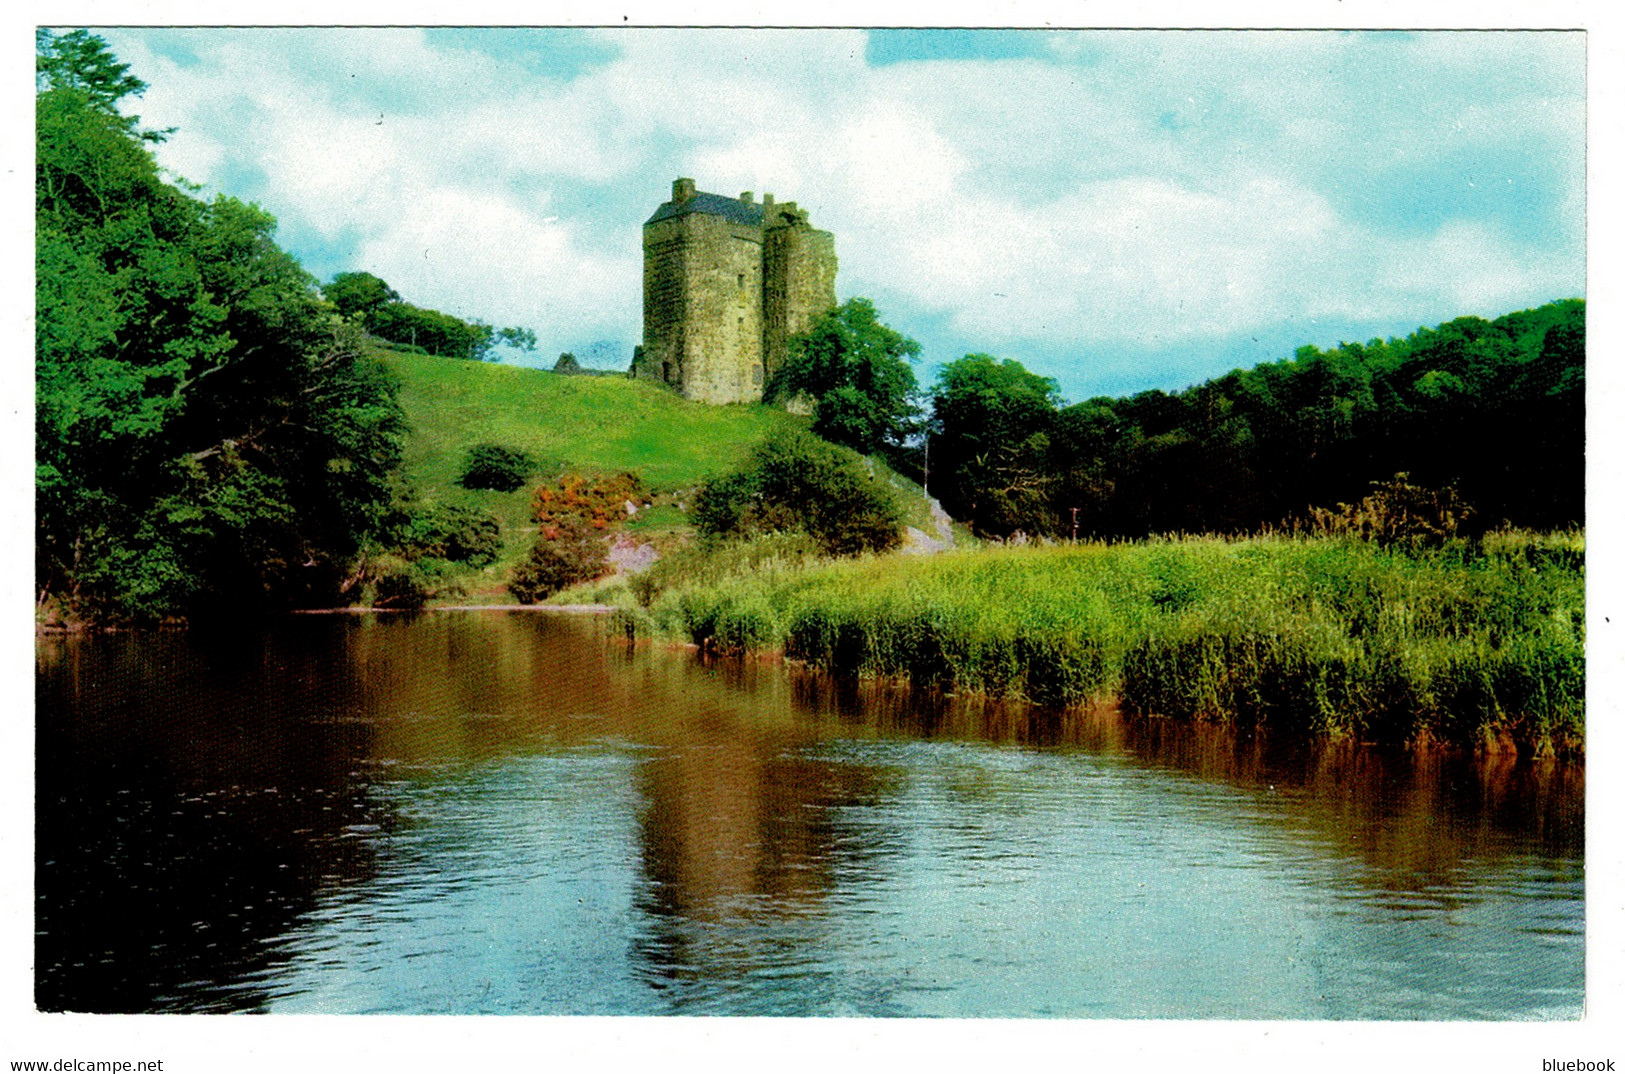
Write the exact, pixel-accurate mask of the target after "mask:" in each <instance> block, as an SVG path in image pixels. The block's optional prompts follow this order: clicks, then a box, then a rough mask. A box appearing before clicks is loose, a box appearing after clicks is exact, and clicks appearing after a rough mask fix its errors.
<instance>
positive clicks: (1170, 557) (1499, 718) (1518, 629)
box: [619, 532, 1585, 754]
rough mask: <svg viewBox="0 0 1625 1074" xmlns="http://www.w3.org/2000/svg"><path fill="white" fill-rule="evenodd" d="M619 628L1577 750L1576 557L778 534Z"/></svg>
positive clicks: (1282, 724) (681, 569)
mask: <svg viewBox="0 0 1625 1074" xmlns="http://www.w3.org/2000/svg"><path fill="white" fill-rule="evenodd" d="M635 595H636V596H637V597H638V598H640V599H639V600H633V599H632V596H633V593H629V594H628V599H627V600H626V601H625V602H624V606H623V608H622V610H621V612H620V614H619V621H620V622H621V624H622V625H623V627H624V628H625V629H627V630H628V632H629V633H652V634H658V635H664V636H668V637H678V638H682V639H684V640H687V641H691V642H693V643H695V644H698V645H700V646H702V647H705V648H709V649H712V650H716V651H720V652H743V651H759V650H782V652H783V653H784V654H785V655H786V656H787V657H790V658H793V659H798V660H802V661H805V662H807V663H809V664H812V665H815V666H817V667H820V668H822V669H825V670H826V671H828V672H829V673H831V674H833V675H869V676H882V677H888V678H895V679H900V680H905V681H907V682H908V683H910V684H912V685H913V686H915V687H921V688H930V689H937V690H943V691H948V692H978V693H983V694H986V695H989V696H1012V697H1021V698H1025V699H1027V700H1029V701H1032V702H1034V703H1037V704H1041V705H1052V706H1066V705H1073V704H1077V703H1080V702H1083V701H1086V700H1089V699H1091V698H1094V699H1105V698H1114V697H1115V698H1116V699H1118V700H1119V701H1120V702H1121V704H1122V706H1123V707H1124V709H1125V710H1126V711H1128V712H1130V713H1136V714H1151V715H1160V716H1166V717H1172V718H1181V719H1193V720H1212V721H1224V722H1229V723H1233V724H1236V725H1241V726H1249V727H1268V728H1271V729H1277V730H1281V731H1284V732H1287V733H1305V734H1326V735H1332V736H1354V737H1357V738H1359V739H1361V740H1365V741H1373V742H1395V743H1398V742H1416V741H1421V740H1433V741H1442V742H1451V743H1459V744H1462V745H1468V746H1487V745H1491V744H1494V743H1496V742H1498V741H1510V742H1511V743H1513V744H1515V745H1516V747H1517V748H1518V749H1519V751H1520V752H1527V753H1541V752H1554V751H1555V752H1558V753H1563V754H1580V753H1583V749H1584V745H1583V743H1584V712H1585V624H1584V607H1585V603H1584V602H1585V541H1584V535H1583V534H1582V533H1579V532H1570V533H1554V534H1535V533H1522V532H1504V533H1495V534H1491V535H1489V536H1487V537H1485V538H1483V539H1481V540H1477V541H1472V542H1468V541H1460V542H1455V543H1452V544H1448V545H1446V546H1444V547H1442V548H1431V549H1414V548H1413V549H1405V548H1398V547H1394V548H1384V547H1381V546H1379V545H1377V544H1374V543H1371V542H1368V541H1362V540H1358V539H1353V538H1324V537H1293V536H1269V537H1257V538H1246V539H1222V538H1216V537H1198V538H1183V539H1167V540H1152V541H1143V542H1134V543H1123V544H1077V545H1064V546H1052V547H1037V548H1035V547H1024V548H1012V547H994V548H985V549H975V550H965V551H959V552H949V553H944V554H941V555H937V556H930V557H907V556H888V557H875V558H868V559H859V560H847V561H839V562H833V561H829V560H823V559H819V558H817V557H816V556H814V555H812V554H810V552H809V551H808V550H807V548H806V547H805V546H804V545H802V544H799V543H797V541H796V540H795V539H794V538H783V537H773V538H766V539H763V540H761V541H757V542H751V543H749V544H746V545H735V546H727V547H724V548H721V549H716V550H711V551H703V550H702V551H697V552H693V553H690V554H689V556H688V558H687V560H686V561H683V562H676V563H672V564H669V565H667V566H666V567H665V568H664V571H663V572H662V573H661V574H658V575H656V576H653V577H652V578H651V579H650V581H649V582H647V583H645V584H643V585H642V586H641V587H639V588H638V589H637V590H636V591H635Z"/></svg>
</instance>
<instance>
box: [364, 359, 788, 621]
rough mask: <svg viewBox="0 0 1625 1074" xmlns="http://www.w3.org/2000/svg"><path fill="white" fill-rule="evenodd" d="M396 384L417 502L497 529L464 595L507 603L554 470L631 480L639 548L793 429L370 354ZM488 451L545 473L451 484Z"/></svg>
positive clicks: (606, 380) (532, 376) (761, 415)
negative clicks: (497, 483) (519, 457)
mask: <svg viewBox="0 0 1625 1074" xmlns="http://www.w3.org/2000/svg"><path fill="white" fill-rule="evenodd" d="M375 353H376V354H377V356H378V357H379V358H380V359H381V360H382V361H383V362H384V363H385V364H386V365H387V366H389V368H390V369H392V370H393V371H394V372H395V374H396V375H397V376H398V377H399V378H400V401H401V406H402V408H403V409H404V410H405V412H406V418H407V421H408V422H409V424H410V426H411V431H410V432H409V433H408V435H407V440H406V458H405V466H404V468H405V471H406V477H407V479H408V480H409V481H410V482H411V484H412V486H413V488H414V489H415V490H416V491H417V494H418V495H419V496H420V497H421V498H422V499H423V500H425V501H427V502H430V503H440V504H459V505H463V506H467V507H477V508H480V509H483V510H485V511H489V512H490V513H491V514H493V515H495V516H496V518H497V520H498V521H499V522H500V523H501V525H502V537H503V550H502V554H501V556H500V557H499V559H498V560H497V562H496V563H493V564H492V565H490V566H489V567H486V568H484V569H483V570H480V571H471V572H469V574H468V576H466V577H463V576H459V577H457V578H455V579H451V580H452V581H455V582H456V583H457V585H458V588H460V589H461V590H462V591H463V592H464V594H466V598H458V599H469V600H473V601H475V602H478V603H486V602H490V601H498V602H501V603H507V602H509V601H510V600H511V598H510V597H509V596H508V595H507V592H506V588H505V585H506V581H507V578H508V576H509V574H510V573H511V571H512V568H513V566H514V565H515V564H516V563H517V562H518V561H519V560H520V559H522V558H523V557H524V556H525V554H526V553H527V552H528V551H529V549H530V545H531V542H532V540H533V538H534V534H535V526H534V525H533V523H532V522H531V519H530V500H531V495H532V493H533V491H534V489H535V488H536V486H537V485H538V484H540V483H542V482H544V481H547V480H550V479H552V478H553V477H554V476H556V475H557V474H558V473H560V472H562V471H574V472H579V473H586V474H594V473H618V472H620V471H623V470H630V471H632V472H634V473H636V474H638V475H639V476H640V477H641V478H642V479H643V481H644V483H645V484H646V485H647V486H648V487H649V489H650V491H651V492H653V493H655V494H656V495H655V503H656V507H655V509H654V510H653V511H651V512H647V513H646V514H645V516H644V517H642V518H639V519H637V520H635V521H634V523H633V525H632V527H631V529H632V530H634V531H635V532H636V533H638V535H639V536H640V537H641V538H642V539H655V540H657V541H658V540H659V539H660V537H661V536H662V535H663V534H670V533H676V532H682V531H686V529H687V526H688V520H687V517H686V516H685V515H684V513H683V512H682V511H681V510H679V509H678V504H682V505H683V506H685V507H686V506H687V501H688V500H689V499H690V498H691V497H690V496H689V495H688V490H690V489H692V488H693V487H694V486H695V485H697V484H699V483H700V482H701V481H703V480H704V479H706V478H707V477H710V476H711V475H713V474H716V473H720V472H722V471H724V470H727V469H728V468H730V467H732V466H734V465H735V464H737V463H738V462H739V461H740V460H741V459H742V458H743V457H744V455H745V453H746V452H748V451H749V450H750V448H751V446H752V445H753V444H755V443H757V442H758V441H759V440H761V439H762V438H763V437H765V436H767V435H768V433H769V432H771V431H772V430H773V429H774V428H775V427H777V426H779V425H783V424H786V423H794V422H801V423H804V422H805V419H804V418H797V417H794V416H792V415H790V414H787V413H786V412H784V411H783V410H779V409H777V408H773V407H765V406H746V405H740V406H709V405H707V404H704V403H694V402H690V401H688V400H686V399H683V398H682V397H680V396H678V395H677V394H675V393H674V392H671V391H668V390H667V389H665V388H661V387H658V386H656V385H653V384H648V383H645V382H642V381H634V380H631V379H629V378H626V377H594V376H564V375H561V374H557V373H553V372H551V371H548V370H541V369H525V368H521V367H518V366H508V365H498V364H494V363H485V362H466V361H460V360H457V359H453V358H441V357H436V356H434V355H423V354H410V353H403V352H399V351H393V350H389V349H386V348H377V349H376V350H375ZM481 443H494V444H502V445H504V446H507V447H514V448H520V449H522V450H524V451H527V452H529V453H530V454H531V455H533V456H534V457H535V458H536V459H537V460H538V461H539V462H540V463H541V469H540V470H539V471H538V472H537V473H536V474H535V475H534V476H533V477H532V478H531V480H530V481H529V482H528V483H527V484H525V485H524V486H522V487H521V488H519V489H518V490H516V491H514V492H491V491H486V490H475V489H465V488H463V487H461V486H460V485H458V484H457V476H458V474H459V472H460V471H461V469H462V466H463V462H464V460H465V458H466V457H467V455H468V450H469V449H470V448H471V447H473V446H474V445H475V444H481Z"/></svg>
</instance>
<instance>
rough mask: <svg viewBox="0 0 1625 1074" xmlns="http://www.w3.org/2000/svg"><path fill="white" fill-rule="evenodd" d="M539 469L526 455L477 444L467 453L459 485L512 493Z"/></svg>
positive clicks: (459, 475) (495, 445) (532, 457)
mask: <svg viewBox="0 0 1625 1074" xmlns="http://www.w3.org/2000/svg"><path fill="white" fill-rule="evenodd" d="M536 465H537V464H536V459H535V457H534V456H532V455H531V454H530V453H529V452H527V451H521V450H520V449H518V448H512V447H506V446H504V445H502V444H475V445H474V446H473V447H471V448H469V449H468V457H467V459H465V460H464V462H463V468H462V471H461V472H460V473H459V474H458V475H457V483H458V484H459V485H461V486H463V487H464V488H465V489H491V490H492V491H495V492H512V491H514V490H515V489H517V488H519V486H521V485H523V484H524V483H525V482H526V481H527V480H529V479H530V475H531V474H534V473H535V472H536Z"/></svg>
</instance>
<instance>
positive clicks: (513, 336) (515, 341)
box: [497, 328, 536, 354]
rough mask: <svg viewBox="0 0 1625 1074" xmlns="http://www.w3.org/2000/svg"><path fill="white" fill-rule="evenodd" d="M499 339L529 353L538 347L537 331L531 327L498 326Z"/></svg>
mask: <svg viewBox="0 0 1625 1074" xmlns="http://www.w3.org/2000/svg"><path fill="white" fill-rule="evenodd" d="M497 340H498V342H501V343H506V344H507V345H508V346H510V347H513V348H514V349H515V350H520V351H524V352H525V353H527V354H528V353H530V352H532V351H534V350H535V349H536V332H535V330H534V329H531V328H498V329H497Z"/></svg>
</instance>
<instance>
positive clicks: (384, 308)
mask: <svg viewBox="0 0 1625 1074" xmlns="http://www.w3.org/2000/svg"><path fill="white" fill-rule="evenodd" d="M322 294H323V296H324V297H326V299H327V300H328V301H329V302H331V303H332V304H333V306H334V307H335V308H336V309H337V310H338V311H339V312H340V313H341V314H343V315H344V316H346V317H353V318H355V319H356V320H357V321H358V322H359V323H360V324H361V326H362V327H363V328H365V329H366V330H367V332H369V333H370V334H372V335H373V336H375V337H377V338H378V339H381V340H384V341H385V342H388V343H392V344H394V345H395V346H397V347H400V348H402V349H404V350H409V351H415V352H418V353H422V354H437V355H440V356H442V357H445V358H464V359H467V360H469V361H484V360H486V359H488V358H492V357H494V355H493V354H492V348H493V347H494V346H495V344H496V343H497V342H499V341H500V342H503V343H506V344H508V345H509V346H513V347H517V348H518V349H520V350H523V351H531V350H535V349H536V333H535V332H533V331H531V330H530V329H528V328H500V329H498V328H493V327H491V326H490V325H488V324H485V323H484V322H482V321H465V320H463V319H462V318H460V317H453V316H452V315H451V314H449V313H441V312H440V311H439V310H431V309H423V308H421V307H419V306H414V305H412V304H411V303H410V302H405V301H402V299H401V296H400V295H399V294H397V293H396V292H395V289H394V288H392V287H390V286H389V284H387V283H385V282H384V281H383V280H381V279H379V278H378V277H377V276H374V275H373V274H372V273H370V272H340V273H338V274H337V275H335V276H334V277H333V279H332V281H331V282H329V283H328V284H327V286H325V287H323V288H322Z"/></svg>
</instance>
